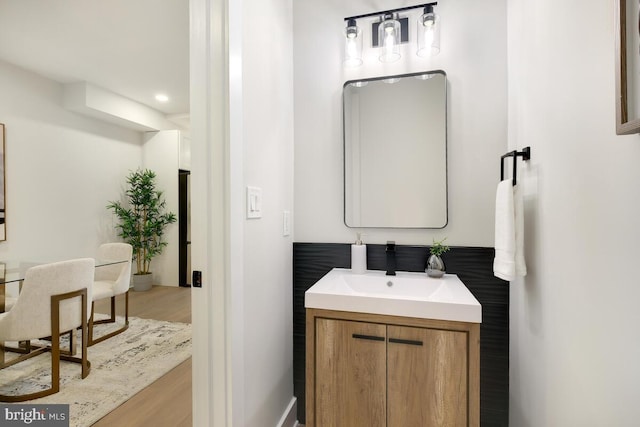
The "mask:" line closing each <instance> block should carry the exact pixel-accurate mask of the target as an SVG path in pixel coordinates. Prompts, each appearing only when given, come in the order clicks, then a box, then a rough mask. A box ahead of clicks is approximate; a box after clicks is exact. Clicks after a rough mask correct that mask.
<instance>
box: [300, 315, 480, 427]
mask: <svg viewBox="0 0 640 427" xmlns="http://www.w3.org/2000/svg"><path fill="white" fill-rule="evenodd" d="M306 340H307V344H306V345H307V350H306V352H307V357H306V358H307V361H306V363H307V366H306V426H307V427H328V426H331V427H359V426H362V427H378V426H380V427H382V426H389V427H412V426H415V427H432V426H433V427H479V426H480V324H477V323H465V322H450V321H441V320H428V319H416V318H405V317H394V316H382V315H374V314H364V313H351V312H341V311H330V310H319V309H307V333H306Z"/></svg>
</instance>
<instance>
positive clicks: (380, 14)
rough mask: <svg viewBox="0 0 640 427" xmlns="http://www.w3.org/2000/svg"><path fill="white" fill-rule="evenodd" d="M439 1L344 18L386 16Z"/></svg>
mask: <svg viewBox="0 0 640 427" xmlns="http://www.w3.org/2000/svg"><path fill="white" fill-rule="evenodd" d="M437 4H438V2H432V3H423V4H418V5H415V6H407V7H401V8H399V9H391V10H383V11H381V12H373V13H367V14H365V15H357V16H349V17H347V18H344V20H345V21H348V20H350V19H360V18H369V17H371V16H384V15H386V14H387V13H394V12H403V11H405V10H412V9H418V8H419V7H427V6H435V5H437Z"/></svg>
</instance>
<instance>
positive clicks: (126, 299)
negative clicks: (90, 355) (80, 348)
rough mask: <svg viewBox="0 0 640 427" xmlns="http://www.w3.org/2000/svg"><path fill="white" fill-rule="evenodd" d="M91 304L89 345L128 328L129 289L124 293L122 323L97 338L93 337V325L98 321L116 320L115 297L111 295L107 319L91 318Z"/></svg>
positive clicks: (109, 321)
mask: <svg viewBox="0 0 640 427" xmlns="http://www.w3.org/2000/svg"><path fill="white" fill-rule="evenodd" d="M93 317H94V314H93V306H92V309H91V318H90V319H89V347H91V346H92V345H94V344H97V343H99V342H102V341H104V340H106V339H109V338H111V337H114V336H116V335H118V334H121V333H122V332H124V331H126V330H127V329H128V328H129V291H127V292H125V293H124V325H123V326H122V327H121V328H119V329H116V330H115V331H112V332H109V333H108V334H105V335H103V336H101V337H99V338H94V337H93V326H94V325H97V324H100V323H114V322H115V321H116V297H115V296H113V297H111V316H110V317H109V319H104V320H94V319H93Z"/></svg>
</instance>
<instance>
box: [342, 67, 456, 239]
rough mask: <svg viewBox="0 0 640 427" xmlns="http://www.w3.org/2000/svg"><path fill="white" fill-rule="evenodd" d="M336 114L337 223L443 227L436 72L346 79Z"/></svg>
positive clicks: (440, 92)
mask: <svg viewBox="0 0 640 427" xmlns="http://www.w3.org/2000/svg"><path fill="white" fill-rule="evenodd" d="M343 120H344V122H343V124H344V222H345V224H346V225H347V226H348V227H373V228H376V227H389V228H443V227H445V226H446V225H447V79H446V74H445V73H444V71H431V72H425V73H414V74H405V75H401V76H392V77H380V78H374V79H366V80H358V81H348V82H346V83H345V84H344V88H343Z"/></svg>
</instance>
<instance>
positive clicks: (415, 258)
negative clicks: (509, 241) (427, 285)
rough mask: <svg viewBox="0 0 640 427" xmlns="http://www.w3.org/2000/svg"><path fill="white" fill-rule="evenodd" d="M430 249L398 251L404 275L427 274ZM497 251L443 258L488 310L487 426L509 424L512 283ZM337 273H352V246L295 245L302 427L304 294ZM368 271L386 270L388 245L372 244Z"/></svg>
mask: <svg viewBox="0 0 640 427" xmlns="http://www.w3.org/2000/svg"><path fill="white" fill-rule="evenodd" d="M427 257H428V246H403V245H397V246H396V258H397V270H398V271H424V269H425V265H426V262H427ZM493 257H494V250H493V248H477V247H451V250H450V251H449V252H446V253H445V254H443V255H442V259H443V260H444V262H445V265H446V269H447V273H453V274H457V275H458V277H460V280H462V281H463V282H464V284H465V285H466V286H467V288H469V290H470V291H471V292H472V293H473V295H474V296H475V297H476V299H477V300H478V301H479V302H480V304H482V325H481V326H480V416H481V424H482V425H483V426H489V427H507V426H508V422H509V412H508V411H509V283H508V282H505V281H504V280H501V279H498V278H496V277H495V276H494V275H493ZM332 268H351V244H346V243H294V244H293V375H294V394H295V396H296V397H297V399H298V421H300V422H301V423H302V424H304V422H305V319H306V317H305V309H304V293H305V292H306V290H307V289H309V288H310V287H311V286H313V284H314V283H315V282H317V281H318V280H320V279H321V278H322V276H324V275H325V274H327V273H328V272H329V271H330V270H331V269H332ZM367 268H368V269H369V270H385V269H386V255H385V245H371V244H367Z"/></svg>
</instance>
